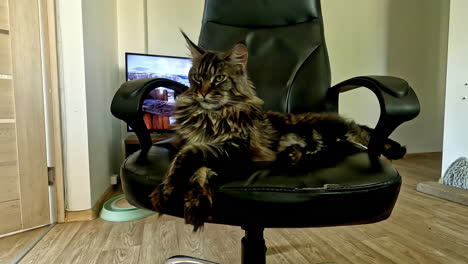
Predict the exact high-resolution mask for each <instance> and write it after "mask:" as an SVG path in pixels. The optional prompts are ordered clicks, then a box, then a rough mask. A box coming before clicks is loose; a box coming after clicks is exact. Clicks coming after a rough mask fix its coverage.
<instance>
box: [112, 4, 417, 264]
mask: <svg viewBox="0 0 468 264" xmlns="http://www.w3.org/2000/svg"><path fill="white" fill-rule="evenodd" d="M323 31H324V29H323V21H322V14H321V7H320V1H319V0H294V1H273V0H236V1H231V0H206V2H205V10H204V16H203V23H202V28H201V34H200V39H199V45H200V46H201V47H202V48H205V49H209V50H220V51H224V50H227V49H229V48H230V47H232V46H233V44H235V43H237V42H239V41H241V40H243V41H245V42H246V43H247V46H248V50H249V63H248V73H249V76H250V78H251V79H252V81H253V83H254V84H255V86H256V87H257V93H258V95H259V97H260V98H262V99H263V100H264V101H265V104H264V108H265V109H266V110H274V111H279V112H284V113H300V112H323V111H328V112H337V111H338V96H339V94H340V93H341V92H344V91H348V90H351V89H354V88H357V87H361V86H364V87H367V88H369V89H370V90H372V92H373V93H375V95H376V96H377V98H378V101H379V103H380V109H381V114H380V118H379V121H378V124H377V125H376V127H375V131H374V133H373V134H372V138H371V141H370V146H369V149H368V151H356V152H351V153H350V154H349V155H347V156H345V157H343V158H342V160H340V161H338V162H337V163H336V164H334V165H333V166H331V167H326V168H318V169H314V170H309V171H306V172H300V173H299V172H295V173H288V172H287V171H285V170H277V169H273V168H268V167H267V168H262V169H260V170H259V171H254V172H252V173H251V174H249V175H245V177H243V178H244V180H235V181H232V182H229V183H227V184H224V185H223V186H221V187H220V188H219V190H218V191H217V192H216V193H215V198H214V199H215V202H214V205H213V219H212V222H213V223H218V224H226V225H235V226H240V227H242V228H243V229H244V230H245V237H244V238H243V239H242V263H244V264H245V263H247V264H262V263H265V261H266V260H265V241H264V238H263V229H264V228H275V227H281V228H288V227H325V226H339V225H355V224H368V223H375V222H378V221H382V220H385V219H387V218H388V217H389V216H390V213H391V212H392V209H393V206H394V204H395V202H396V199H397V197H398V193H399V190H400V185H401V178H400V175H399V174H398V172H397V171H396V170H395V169H394V168H393V167H392V166H391V164H390V163H388V162H387V161H385V160H381V159H380V158H379V156H380V154H381V152H382V149H383V140H384V139H385V138H387V137H388V136H389V135H390V134H391V133H392V132H393V130H394V129H395V128H396V127H398V126H399V125H400V124H401V123H403V122H405V121H408V120H411V119H413V118H414V117H416V116H417V115H418V113H419V102H418V99H417V97H416V95H415V93H414V91H413V90H412V89H411V87H410V86H409V85H408V83H407V82H406V81H404V80H401V79H399V78H395V77H387V76H362V77H356V78H352V79H349V80H346V81H344V82H342V83H339V84H337V85H335V86H333V87H331V88H330V86H331V84H330V83H331V81H330V66H329V60H328V55H327V48H326V45H325V39H324V32H323ZM180 41H183V39H182V37H181V39H180ZM160 86H163V87H169V88H172V89H174V90H175V91H176V93H180V92H182V91H184V90H185V89H186V87H185V86H183V85H181V84H179V83H176V82H173V81H171V80H166V79H143V80H135V81H130V82H126V83H124V84H123V85H122V86H121V88H120V89H119V90H118V91H117V93H116V94H115V96H114V99H113V102H112V113H113V114H114V115H115V116H116V117H117V118H120V119H122V120H124V121H125V122H127V123H128V124H129V125H130V126H131V127H132V128H133V129H134V130H135V133H136V134H137V136H138V138H139V140H140V143H141V151H139V152H137V153H134V154H133V155H131V156H130V157H128V159H127V160H126V161H125V162H124V163H123V165H122V169H121V179H122V184H123V189H124V191H125V194H126V195H127V199H128V201H129V202H130V203H131V204H133V205H135V206H137V207H141V208H146V209H150V210H152V209H153V208H152V206H151V204H150V201H149V198H148V196H149V194H150V193H151V192H152V191H153V190H154V189H155V187H156V186H157V185H158V184H159V183H161V181H162V179H163V176H164V174H165V172H166V169H167V168H168V166H169V164H170V161H171V157H172V154H173V152H172V151H171V149H168V148H165V147H164V144H161V145H158V144H156V145H152V143H151V138H150V135H149V133H148V131H147V129H146V127H145V124H144V122H143V118H142V102H143V100H144V98H145V96H146V94H147V93H148V92H149V91H151V90H152V89H154V88H155V87H160ZM291 174H294V175H291ZM169 214H171V215H175V216H178V217H183V212H182V211H181V210H179V209H178V208H174V211H173V212H170V213H169ZM179 260H180V258H179ZM168 263H170V260H169V261H168ZM177 263H184V262H177ZM187 263H193V262H187ZM200 263H203V262H200Z"/></svg>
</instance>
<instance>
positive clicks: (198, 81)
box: [192, 75, 202, 84]
mask: <svg viewBox="0 0 468 264" xmlns="http://www.w3.org/2000/svg"><path fill="white" fill-rule="evenodd" d="M192 80H193V81H194V82H196V83H198V84H199V83H201V81H202V78H201V76H200V75H192Z"/></svg>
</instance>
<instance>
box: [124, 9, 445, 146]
mask: <svg viewBox="0 0 468 264" xmlns="http://www.w3.org/2000/svg"><path fill="white" fill-rule="evenodd" d="M117 1H118V20H119V29H118V32H119V56H120V58H121V59H120V61H119V62H120V63H119V67H120V75H119V76H120V77H121V80H122V81H123V80H124V72H125V70H124V66H125V62H124V60H122V58H123V53H124V52H125V51H137V52H148V53H153V54H163V55H179V56H180V55H186V54H187V52H186V51H185V44H184V41H183V39H182V38H181V36H180V35H179V34H178V28H183V29H184V30H185V31H186V32H187V34H188V35H189V36H190V37H191V38H192V39H194V40H196V39H197V38H198V34H199V30H200V22H201V17H202V12H203V4H204V1H202V0H173V1H164V0H137V1H131V2H132V3H131V4H130V3H129V2H130V1H126V0H117ZM448 2H449V1H446V0H412V1H406V0H379V1H376V0H354V1H347V0H326V1H322V3H323V4H322V6H323V14H324V20H325V34H326V39H327V45H328V49H329V53H330V62H331V67H332V77H333V78H332V82H333V83H338V82H340V81H342V80H345V79H346V78H350V77H354V76H359V75H370V74H378V75H395V76H399V77H402V78H404V79H406V80H408V81H409V82H410V83H411V85H412V86H413V88H414V89H415V90H416V93H417V94H418V96H419V99H420V101H421V105H422V111H421V114H420V116H419V117H418V118H417V119H416V120H414V121H412V122H410V123H406V124H404V125H403V126H401V127H400V128H399V129H398V130H397V131H396V132H395V133H394V134H393V135H392V137H393V138H395V139H396V140H398V141H401V142H402V143H403V144H406V145H407V146H408V149H409V151H410V152H429V151H440V150H441V149H442V131H443V112H444V91H445V67H446V49H447V31H448V10H449V7H448V5H449V4H448ZM130 28H132V29H133V31H131V30H128V29H130ZM363 102H364V103H363ZM340 108H341V110H340V113H341V114H343V115H345V116H348V117H351V118H354V119H356V120H357V121H359V122H361V123H365V124H370V125H371V124H375V122H376V120H377V118H378V114H379V108H378V104H377V102H376V99H375V96H374V95H372V94H371V93H369V92H367V90H365V89H357V90H355V91H352V92H349V93H347V94H344V95H342V96H341V101H340Z"/></svg>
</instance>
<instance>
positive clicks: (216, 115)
mask: <svg viewBox="0 0 468 264" xmlns="http://www.w3.org/2000/svg"><path fill="white" fill-rule="evenodd" d="M182 35H183V36H184V38H185V40H186V42H187V46H188V48H189V50H190V53H191V56H192V62H193V65H192V67H191V69H190V70H189V74H188V76H189V82H190V87H189V89H187V90H186V91H185V92H184V93H182V94H181V95H180V96H179V97H178V99H177V102H176V111H175V116H174V117H175V120H176V122H175V131H176V134H177V137H178V139H179V140H178V141H179V142H182V144H181V147H180V148H179V151H178V152H177V154H176V155H175V157H174V159H173V161H172V163H171V165H170V167H169V169H168V171H167V173H166V175H165V177H164V180H163V182H162V183H161V184H160V185H159V186H157V188H156V189H155V190H154V192H153V193H152V194H151V195H150V199H151V203H152V204H153V206H154V208H155V210H156V211H158V212H159V213H160V214H163V213H164V212H167V211H168V210H169V208H173V207H174V206H176V207H177V206H178V207H183V210H184V218H185V222H186V223H187V224H192V225H193V226H194V231H197V230H199V229H200V228H201V227H202V226H203V224H204V223H205V222H206V221H209V220H211V212H210V211H211V208H212V206H213V192H214V190H216V188H217V186H219V185H220V184H222V183H223V182H225V181H227V179H228V177H229V176H228V174H229V172H230V171H231V172H232V171H236V172H238V171H242V169H243V168H246V167H247V166H248V165H249V164H251V163H252V162H278V161H281V162H284V164H285V166H294V165H298V164H300V163H301V162H302V161H303V160H305V159H306V157H308V156H316V155H317V154H320V153H321V152H323V151H324V150H326V149H327V148H329V147H330V146H332V145H334V144H336V142H339V141H348V142H352V143H353V144H356V145H358V146H362V147H365V146H367V145H368V143H369V138H370V134H371V132H372V130H371V129H369V128H367V127H365V126H360V125H358V124H356V123H355V122H354V121H351V120H347V119H344V118H342V117H340V116H339V115H337V114H333V113H304V114H282V113H276V112H268V111H264V110H263V109H262V104H263V101H262V100H261V99H260V98H259V97H257V95H256V92H255V87H254V85H253V84H252V83H251V81H250V80H249V78H248V76H247V71H246V67H247V61H248V51H247V47H246V45H245V44H243V43H238V44H236V45H234V47H233V48H232V49H230V50H229V51H226V52H213V51H207V50H204V49H202V48H200V47H198V46H197V45H196V44H194V43H193V42H192V41H191V40H190V39H189V38H188V37H187V35H186V34H184V33H183V32H182ZM405 153H406V149H405V147H403V146H401V145H400V144H398V143H397V142H395V141H391V140H388V141H387V142H386V144H385V150H384V153H383V155H384V156H387V157H389V158H391V159H399V158H402V157H403V156H404V154H405ZM232 160H236V162H235V163H234V162H230V161H232ZM243 166H244V167H243Z"/></svg>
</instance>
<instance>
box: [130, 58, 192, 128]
mask: <svg viewBox="0 0 468 264" xmlns="http://www.w3.org/2000/svg"><path fill="white" fill-rule="evenodd" d="M125 59H126V75H127V81H131V80H135V79H142V78H165V79H170V80H173V81H176V82H179V83H182V84H184V85H185V86H189V85H190V84H189V80H188V72H189V70H190V67H191V66H192V60H191V59H189V58H183V57H170V56H160V55H149V54H137V53H126V54H125ZM176 99H177V95H176V94H175V92H174V91H173V90H172V89H169V88H166V87H158V88H155V89H154V90H152V91H151V92H149V93H148V95H147V97H146V98H145V100H144V101H143V112H144V113H143V119H144V121H145V124H146V127H147V128H148V130H150V131H168V130H170V129H171V128H172V124H173V123H174V121H175V120H174V118H173V117H172V116H173V114H174V110H175V100H176ZM128 130H129V131H131V130H132V128H131V127H128Z"/></svg>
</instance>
